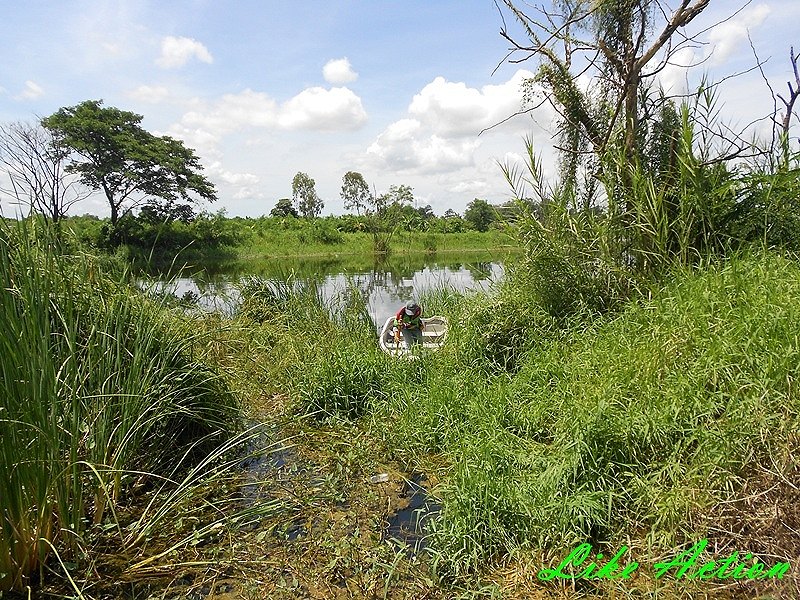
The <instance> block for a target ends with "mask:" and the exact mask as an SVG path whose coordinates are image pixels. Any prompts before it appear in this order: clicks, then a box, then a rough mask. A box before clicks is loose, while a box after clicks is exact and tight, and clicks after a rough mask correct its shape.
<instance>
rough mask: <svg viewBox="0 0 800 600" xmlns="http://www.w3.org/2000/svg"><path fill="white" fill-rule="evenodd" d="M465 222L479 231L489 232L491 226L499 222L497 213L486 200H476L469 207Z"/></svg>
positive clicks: (465, 212) (465, 213)
mask: <svg viewBox="0 0 800 600" xmlns="http://www.w3.org/2000/svg"><path fill="white" fill-rule="evenodd" d="M464 220H465V221H466V222H467V223H469V224H470V225H471V226H472V228H473V229H475V230H477V231H489V226H490V225H491V224H492V223H494V222H495V221H497V211H496V210H495V209H494V207H493V206H492V205H491V204H489V203H488V202H487V201H486V200H481V199H480V198H475V199H474V200H473V201H472V202H470V203H469V204H468V205H467V210H466V211H464Z"/></svg>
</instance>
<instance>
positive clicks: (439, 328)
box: [378, 316, 447, 356]
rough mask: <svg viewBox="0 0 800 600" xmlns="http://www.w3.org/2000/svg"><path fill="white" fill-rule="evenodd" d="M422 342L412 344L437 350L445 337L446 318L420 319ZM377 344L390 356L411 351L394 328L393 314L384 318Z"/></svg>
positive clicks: (406, 353)
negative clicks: (384, 321)
mask: <svg viewBox="0 0 800 600" xmlns="http://www.w3.org/2000/svg"><path fill="white" fill-rule="evenodd" d="M422 323H423V325H424V326H423V328H422V343H421V344H414V346H422V348H424V349H426V350H438V349H439V348H441V347H442V344H444V342H445V339H446V338H447V319H445V318H444V317H438V316H437V317H427V318H423V319H422ZM378 345H379V346H380V347H381V350H383V351H384V352H386V354H389V355H391V356H407V355H410V354H411V352H410V351H409V350H408V349H406V345H405V343H404V342H403V336H402V335H397V334H396V332H395V328H394V316H391V317H389V318H388V319H386V323H384V324H383V328H382V329H381V333H380V335H379V336H378Z"/></svg>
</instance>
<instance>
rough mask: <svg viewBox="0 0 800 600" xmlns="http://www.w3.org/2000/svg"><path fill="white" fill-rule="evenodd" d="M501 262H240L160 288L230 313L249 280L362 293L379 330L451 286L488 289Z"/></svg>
mask: <svg viewBox="0 0 800 600" xmlns="http://www.w3.org/2000/svg"><path fill="white" fill-rule="evenodd" d="M504 272H505V271H504V268H503V257H498V256H492V255H488V254H478V253H473V254H469V255H465V256H458V257H452V258H448V259H437V258H436V257H430V256H426V257H400V258H398V259H396V260H392V261H387V262H371V261H370V258H369V257H367V260H366V261H364V257H361V264H359V263H358V262H357V261H354V260H353V258H352V257H350V258H349V259H348V261H341V260H335V259H322V260H316V261H314V260H305V261H300V260H298V259H294V260H292V259H288V260H287V259H283V260H271V261H264V262H259V261H248V262H237V263H231V264H228V265H213V266H206V267H205V268H202V269H197V268H196V269H192V268H187V269H184V270H183V271H182V272H180V273H179V274H177V275H175V274H168V273H167V274H161V275H157V281H156V287H157V289H159V290H161V291H166V292H169V293H171V294H174V295H175V296H177V297H178V298H183V299H185V300H187V301H188V302H190V303H195V304H196V305H197V306H199V307H200V308H202V309H203V310H207V311H219V312H222V313H224V314H231V313H232V312H233V311H234V310H235V308H236V306H237V304H238V302H239V294H238V284H239V283H240V282H241V281H242V280H243V279H245V278H247V277H251V276H257V277H263V278H266V279H272V280H276V281H277V280H282V281H286V280H287V279H288V278H292V279H295V280H310V279H313V280H315V281H317V285H318V288H319V290H320V292H321V293H322V295H323V297H324V298H325V299H326V300H327V301H329V302H331V303H333V301H334V299H335V298H336V297H337V296H338V295H339V294H340V293H341V292H343V291H344V290H345V289H347V288H348V287H349V286H355V287H356V288H357V289H359V290H360V291H361V293H362V295H363V297H364V298H365V299H366V300H367V307H368V310H369V313H370V315H371V317H372V320H373V322H374V323H375V324H376V326H380V325H382V324H383V322H384V321H385V320H386V318H387V317H388V316H389V315H391V314H394V313H395V312H397V310H398V308H399V307H400V306H402V305H404V304H405V303H406V302H407V301H408V300H411V299H418V298H419V297H420V295H421V294H423V293H425V292H428V291H431V290H436V289H439V288H442V287H448V288H452V289H455V290H457V291H468V290H479V289H487V288H488V287H489V286H490V285H491V284H492V283H493V282H496V281H498V280H499V279H501V278H502V277H503V275H504Z"/></svg>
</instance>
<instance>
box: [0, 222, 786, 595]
mask: <svg viewBox="0 0 800 600" xmlns="http://www.w3.org/2000/svg"><path fill="white" fill-rule="evenodd" d="M46 240H47V238H46V237H41V234H40V233H32V232H30V231H28V230H25V229H24V228H19V227H18V228H16V229H15V228H6V229H4V230H3V232H2V237H0V269H2V276H3V280H4V281H7V282H9V284H8V285H7V286H6V287H5V288H4V289H3V293H2V297H1V298H2V299H1V300H0V301H1V302H2V307H3V310H2V312H0V318H2V319H3V321H2V323H3V327H2V328H0V332H2V343H3V356H4V360H3V364H2V369H3V371H2V375H3V378H2V386H3V389H2V392H3V403H4V404H3V405H1V406H0V408H1V409H2V414H0V428H2V431H1V433H2V435H0V469H2V471H3V478H2V479H0V482H2V483H0V484H1V485H3V486H4V487H3V489H2V494H0V498H2V499H3V506H2V509H3V510H2V514H3V519H4V521H3V527H2V529H1V530H0V532H2V539H0V545H2V546H1V547H0V550H2V552H0V561H3V562H2V563H1V564H0V572H2V573H3V575H2V579H0V583H1V584H2V586H3V587H4V588H10V587H13V588H15V589H18V590H22V589H24V588H25V587H26V586H32V587H33V588H35V589H41V590H44V591H47V592H48V593H52V594H55V595H70V596H76V595H77V596H81V597H85V598H94V597H108V596H112V597H119V596H122V595H124V596H126V597H133V598H139V597H142V598H146V597H150V596H152V594H154V593H155V594H158V595H164V594H166V595H169V594H178V595H187V594H198V593H199V594H200V595H206V594H209V593H211V591H213V592H214V593H218V594H221V595H223V597H225V596H224V594H228V596H227V597H245V598H262V597H265V596H268V597H275V598H281V597H282V598H296V597H325V598H333V597H342V598H345V597H359V598H361V597H363V598H368V597H386V598H410V597H415V598H417V597H427V598H451V597H462V598H478V597H502V598H531V597H533V598H537V597H540V598H547V597H553V598H556V597H559V598H566V597H609V596H616V597H629V596H635V595H637V594H638V595H645V596H652V595H658V596H659V597H663V598H678V597H690V596H691V597H698V596H705V595H715V596H717V597H737V596H738V597H754V596H757V595H759V594H762V595H765V594H775V595H779V596H780V595H783V596H786V597H788V596H787V595H791V594H794V593H796V592H797V591H798V579H797V577H796V575H795V574H794V572H793V568H794V567H795V565H796V564H797V561H798V560H800V558H798V557H800V539H798V536H797V533H796V531H797V527H796V525H797V515H796V511H795V509H794V507H795V506H796V501H797V500H798V499H800V498H798V494H797V486H798V484H800V471H799V470H798V469H797V467H796V466H795V464H796V461H794V459H793V456H794V455H795V453H796V451H797V443H798V438H797V431H798V430H799V429H800V427H798V426H799V425H800V423H798V416H799V415H798V413H799V412H800V403H799V402H798V399H797V394H796V391H795V389H796V381H795V378H796V373H797V370H798V366H800V349H799V348H798V344H797V336H796V331H797V330H798V328H799V327H800V308H799V307H800V267H799V266H798V264H797V263H796V262H795V261H794V260H793V259H790V258H784V257H781V256H779V255H777V254H774V253H768V252H765V253H755V254H744V255H741V256H738V257H734V258H731V259H727V260H725V261H720V262H710V263H707V264H705V265H703V266H696V267H693V268H686V269H682V270H678V271H675V272H674V273H673V274H672V276H671V277H670V278H669V279H666V280H664V283H662V284H660V285H658V286H656V287H654V288H653V289H652V291H651V292H650V294H649V295H647V296H645V297H644V298H641V299H638V300H635V301H631V302H628V303H626V304H622V305H621V306H620V307H619V308H618V309H617V310H615V311H612V312H608V313H606V314H605V315H604V316H598V315H597V314H595V313H590V312H587V313H581V312H578V313H575V314H573V315H572V316H570V317H568V318H563V317H559V318H556V317H553V316H552V315H551V314H550V313H548V312H546V311H545V310H544V309H543V308H542V307H541V304H540V303H539V301H538V300H537V298H538V296H537V293H536V290H535V289H533V288H532V287H531V284H530V281H531V278H530V275H529V273H528V272H527V271H526V268H525V267H524V266H522V265H520V266H519V267H518V268H517V269H516V270H512V273H511V274H510V276H509V277H508V278H507V279H506V280H505V281H504V283H503V284H502V285H500V286H499V287H498V288H496V289H494V290H491V291H489V292H485V293H480V294H471V295H468V296H464V295H461V294H458V293H455V292H452V291H449V290H447V289H441V290H439V291H436V292H432V293H430V294H428V295H427V296H425V297H423V298H422V299H421V302H422V304H423V305H424V306H425V309H426V314H433V313H436V314H443V315H445V316H447V317H448V318H449V320H450V323H451V332H450V337H449V341H448V343H447V346H446V347H445V348H444V349H443V350H442V351H440V352H439V353H436V354H432V355H427V356H422V357H420V359H419V360H416V361H397V360H392V359H390V358H389V357H387V356H385V355H383V354H381V353H380V352H379V350H378V349H377V346H376V344H375V339H374V326H373V324H372V321H371V320H370V318H369V316H368V313H367V311H366V310H365V306H364V304H363V299H362V298H361V296H360V295H359V294H358V293H357V292H356V291H355V290H350V291H349V292H348V291H347V290H343V292H342V294H341V295H340V298H339V302H340V303H341V304H340V306H339V307H338V310H335V311H333V312H331V311H330V308H331V307H330V306H329V305H328V304H329V303H326V302H325V301H323V299H322V297H321V295H320V293H319V290H318V289H317V288H316V287H315V285H314V284H313V283H294V284H292V285H288V284H285V285H284V284H280V283H276V282H275V281H274V280H266V279H258V278H250V279H249V280H248V282H247V285H246V286H245V287H244V288H243V289H242V297H243V303H242V305H241V306H240V308H239V310H238V311H237V312H236V314H235V315H234V316H233V317H231V318H224V317H222V316H219V315H207V316H202V315H193V314H192V313H185V312H182V311H180V310H178V309H176V308H173V306H174V304H173V303H171V302H169V301H168V299H163V298H162V299H155V298H151V297H149V296H148V295H147V294H146V293H141V292H137V291H136V290H134V289H133V288H132V287H131V286H130V284H129V283H127V281H128V278H127V277H126V275H125V273H124V272H120V271H119V270H118V268H117V267H113V266H112V265H111V264H110V263H109V262H108V261H107V260H100V259H97V258H93V257H91V256H87V255H84V254H81V253H75V252H73V253H66V254H65V253H64V252H63V251H59V250H58V249H57V247H56V246H55V245H53V244H48V243H46ZM42 299H47V301H45V302H43V301H42ZM248 423H249V425H248ZM240 431H242V432H243V433H238V434H237V432H240ZM20 448H25V449H26V450H25V452H24V453H21V452H20ZM379 473H386V474H387V475H388V482H386V483H380V484H373V483H371V482H370V477H371V476H373V475H375V474H379ZM409 480H413V481H423V482H424V486H425V487H426V488H427V489H428V491H429V494H430V497H431V498H432V499H434V500H435V502H436V503H437V504H438V505H439V506H440V511H439V512H438V513H437V515H436V516H435V517H432V518H430V519H429V520H428V525H427V537H426V545H427V549H428V552H426V553H424V554H419V553H417V554H414V553H409V552H407V551H406V550H404V549H403V548H402V546H398V545H395V544H392V543H389V542H388V541H387V537H389V536H390V534H389V533H387V532H388V531H390V530H389V529H387V523H389V522H391V521H392V520H393V519H395V518H396V516H397V514H398V511H402V510H404V509H406V508H407V507H408V506H409V503H410V502H411V501H412V498H411V495H410V492H409V490H410V489H412V488H410V487H409V486H410V485H411V484H409V483H408V481H409ZM701 539H707V540H709V550H708V551H707V552H706V555H705V557H704V560H706V559H708V560H711V559H722V558H724V557H727V556H729V555H731V554H732V552H734V551H738V552H740V555H741V557H742V558H741V560H740V562H741V564H743V565H745V567H746V568H748V569H750V568H752V565H753V564H754V559H753V557H758V560H759V561H761V562H762V563H763V564H765V565H767V566H768V567H770V566H774V565H776V564H780V563H786V564H789V565H791V567H792V570H790V571H789V573H788V575H786V576H785V577H783V578H782V579H778V578H776V577H772V578H769V579H764V580H761V581H750V580H748V579H746V578H745V579H741V580H739V581H737V582H736V583H735V585H732V583H733V582H731V581H730V579H728V580H724V579H722V578H716V579H711V580H699V579H694V578H678V577H676V576H675V573H676V571H677V569H673V570H672V571H670V572H669V573H668V574H667V575H666V576H664V577H656V576H655V575H654V570H653V569H652V568H650V566H652V565H654V564H656V563H657V562H659V561H664V560H668V559H670V558H671V557H675V556H676V555H679V554H680V552H682V551H683V550H685V549H687V548H690V547H691V546H692V545H693V544H694V543H695V542H697V541H698V540H701ZM582 543H588V544H591V546H592V548H593V549H594V554H592V559H597V561H598V563H599V564H601V565H602V564H604V560H601V559H600V558H599V557H597V554H596V553H600V552H602V553H603V554H604V555H605V556H606V559H605V561H607V560H608V558H609V557H611V556H613V555H614V554H615V553H616V552H618V551H619V550H620V549H622V548H626V549H627V552H626V554H625V557H624V559H623V560H622V561H621V562H622V564H625V563H626V562H630V561H633V560H636V561H638V562H639V563H641V565H642V567H641V568H639V569H638V570H636V571H635V572H634V573H633V575H632V576H631V578H629V579H617V580H610V579H587V578H584V579H581V578H578V579H575V578H572V579H570V578H567V579H564V580H562V581H560V582H559V581H556V582H553V581H551V582H543V581H540V577H539V575H540V574H541V573H542V570H543V569H555V568H557V567H558V565H559V563H560V562H561V560H562V559H563V558H564V557H566V556H567V555H568V554H569V553H570V552H571V551H572V550H573V549H575V548H576V547H578V545H579V544H582ZM746 553H749V554H750V555H751V557H748V558H744V556H745V554H746ZM5 557H8V558H5ZM565 571H566V572H567V573H569V574H572V575H576V574H577V570H576V568H573V567H569V566H567V567H565Z"/></svg>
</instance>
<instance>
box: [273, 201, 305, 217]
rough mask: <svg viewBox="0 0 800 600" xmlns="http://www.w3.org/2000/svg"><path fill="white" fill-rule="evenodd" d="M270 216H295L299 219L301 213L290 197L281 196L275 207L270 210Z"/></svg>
mask: <svg viewBox="0 0 800 600" xmlns="http://www.w3.org/2000/svg"><path fill="white" fill-rule="evenodd" d="M269 216H270V217H294V218H295V219H297V218H298V217H299V216H300V215H299V214H297V211H296V210H295V208H294V206H293V205H292V201H291V199H290V198H281V199H280V200H278V201H277V202H276V203H275V207H274V208H273V209H272V210H271V211H269Z"/></svg>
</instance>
